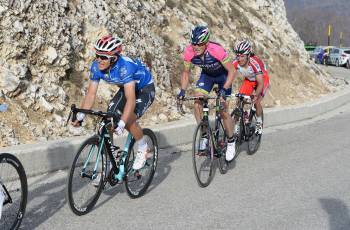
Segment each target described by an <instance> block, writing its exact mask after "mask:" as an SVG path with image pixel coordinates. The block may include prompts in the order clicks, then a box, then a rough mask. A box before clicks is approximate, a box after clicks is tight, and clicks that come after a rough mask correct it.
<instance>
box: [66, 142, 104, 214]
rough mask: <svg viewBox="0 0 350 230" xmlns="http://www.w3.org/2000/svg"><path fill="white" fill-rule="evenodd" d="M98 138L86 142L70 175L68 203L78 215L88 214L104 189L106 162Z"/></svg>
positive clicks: (75, 160)
mask: <svg viewBox="0 0 350 230" xmlns="http://www.w3.org/2000/svg"><path fill="white" fill-rule="evenodd" d="M104 151H105V150H104V148H103V145H100V146H98V138H96V137H91V138H89V139H88V140H86V141H85V142H84V143H83V144H82V147H81V148H80V150H79V151H78V153H77V155H76V157H75V159H74V161H73V164H72V167H71V171H70V174H69V182H68V201H69V204H70V208H71V209H72V211H73V212H74V213H75V214H77V215H83V214H86V213H88V212H89V211H90V210H91V208H92V207H93V206H94V205H95V203H96V202H97V199H98V197H99V195H100V194H101V191H102V188H103V183H102V182H103V181H101V180H103V178H104V175H103V172H104V171H105V168H106V166H105V165H104V164H106V160H105V159H104V158H106V157H105V155H104V153H103V152H104Z"/></svg>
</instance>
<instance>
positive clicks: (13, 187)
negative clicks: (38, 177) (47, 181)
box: [0, 153, 28, 230]
mask: <svg viewBox="0 0 350 230" xmlns="http://www.w3.org/2000/svg"><path fill="white" fill-rule="evenodd" d="M6 164H7V165H8V167H13V168H14V169H15V172H16V173H17V174H18V177H19V178H18V179H17V177H13V175H9V172H11V171H10V170H9V168H8V167H7V170H6V172H7V173H6V172H5V171H3V170H2V169H3V167H6ZM5 169H6V168H5ZM18 180H19V181H18ZM18 182H19V183H18ZM0 186H2V190H3V191H4V192H5V193H6V195H5V200H4V206H3V207H2V217H1V219H0V229H3V230H6V229H18V228H19V227H20V225H21V223H22V220H23V216H24V214H25V210H26V206H27V198H28V184H27V176H26V173H25V171H24V168H23V165H22V164H21V162H20V161H19V160H18V158H17V157H15V156H14V155H12V154H9V153H2V154H0ZM18 186H20V188H17V187H18ZM17 191H20V193H19V194H20V199H16V196H15V195H16V192H17ZM0 192H1V191H0ZM8 195H9V196H8ZM9 197H10V198H11V199H12V202H11V203H7V202H8V198H9ZM16 201H19V205H18V208H17V207H15V206H16V205H15V204H16V203H17V202H16ZM12 207H13V208H14V210H15V212H14V213H13V215H11V212H9V209H10V208H12ZM17 209H18V210H17ZM11 217H12V218H11Z"/></svg>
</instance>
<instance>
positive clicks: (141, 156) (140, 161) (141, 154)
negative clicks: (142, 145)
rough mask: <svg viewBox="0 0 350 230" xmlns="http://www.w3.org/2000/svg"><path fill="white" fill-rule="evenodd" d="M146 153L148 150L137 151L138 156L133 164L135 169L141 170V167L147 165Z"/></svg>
mask: <svg viewBox="0 0 350 230" xmlns="http://www.w3.org/2000/svg"><path fill="white" fill-rule="evenodd" d="M146 154H147V151H140V150H139V151H137V153H136V158H135V160H134V164H133V165H132V168H133V169H134V170H139V169H141V168H143V166H145V164H146V160H147V159H146Z"/></svg>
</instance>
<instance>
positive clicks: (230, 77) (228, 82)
mask: <svg viewBox="0 0 350 230" xmlns="http://www.w3.org/2000/svg"><path fill="white" fill-rule="evenodd" d="M223 66H224V67H225V69H226V70H227V72H228V73H227V79H226V82H225V84H224V88H225V89H229V88H231V87H232V83H233V79H234V73H235V70H234V68H233V65H232V63H231V61H230V60H228V61H226V62H225V63H223Z"/></svg>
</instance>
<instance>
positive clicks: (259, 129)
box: [255, 122, 263, 135]
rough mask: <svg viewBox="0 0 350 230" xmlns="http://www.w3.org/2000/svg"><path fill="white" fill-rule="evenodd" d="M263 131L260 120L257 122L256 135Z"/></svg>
mask: <svg viewBox="0 0 350 230" xmlns="http://www.w3.org/2000/svg"><path fill="white" fill-rule="evenodd" d="M262 131H263V125H262V123H260V122H256V124H255V134H256V135H261V134H262Z"/></svg>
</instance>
